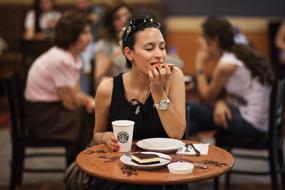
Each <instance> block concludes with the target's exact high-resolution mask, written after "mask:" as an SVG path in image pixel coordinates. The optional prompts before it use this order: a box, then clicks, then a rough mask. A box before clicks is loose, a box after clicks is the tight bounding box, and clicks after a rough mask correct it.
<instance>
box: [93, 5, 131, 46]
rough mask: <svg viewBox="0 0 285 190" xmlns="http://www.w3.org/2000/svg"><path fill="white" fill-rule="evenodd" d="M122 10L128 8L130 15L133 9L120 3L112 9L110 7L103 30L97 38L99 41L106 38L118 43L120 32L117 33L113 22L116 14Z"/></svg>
mask: <svg viewBox="0 0 285 190" xmlns="http://www.w3.org/2000/svg"><path fill="white" fill-rule="evenodd" d="M121 8H127V9H128V10H129V12H130V13H131V12H132V9H131V7H129V6H128V5H127V4H126V3H123V2H118V3H116V4H114V5H113V6H112V7H109V8H108V9H107V12H106V16H105V18H104V24H103V28H102V30H101V31H100V33H99V35H98V37H97V38H98V39H101V38H104V39H106V40H109V41H111V42H118V31H116V29H115V27H114V24H113V21H114V19H115V14H116V12H117V11H118V10H119V9H121Z"/></svg>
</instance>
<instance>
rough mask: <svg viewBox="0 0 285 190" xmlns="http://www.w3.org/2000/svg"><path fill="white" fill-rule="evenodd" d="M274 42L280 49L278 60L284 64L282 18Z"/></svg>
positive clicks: (284, 44)
mask: <svg viewBox="0 0 285 190" xmlns="http://www.w3.org/2000/svg"><path fill="white" fill-rule="evenodd" d="M275 44H276V47H277V48H278V49H279V50H280V53H279V61H280V63H282V64H285V20H283V22H282V23H281V24H280V26H279V28H278V31H277V34H276V39H275Z"/></svg>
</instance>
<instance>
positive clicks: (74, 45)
mask: <svg viewBox="0 0 285 190" xmlns="http://www.w3.org/2000/svg"><path fill="white" fill-rule="evenodd" d="M90 26H91V21H90V20H89V18H88V16H87V15H85V14H83V13H81V12H76V11H68V12H66V13H64V14H63V16H62V17H61V19H60V20H59V21H58V23H57V25H56V28H55V35H54V46H53V47H52V48H50V49H49V50H48V51H47V52H45V53H44V54H42V55H41V56H40V57H39V58H37V59H36V60H35V62H34V63H33V64H32V66H31V68H30V70H29V72H28V77H27V85H26V90H25V99H26V100H27V117H26V118H27V127H29V129H30V130H31V134H32V135H33V136H34V137H35V138H39V139H57V140H66V141H70V142H71V143H74V144H75V145H77V147H79V148H85V146H86V145H87V144H88V143H89V142H90V140H91V135H90V133H92V132H91V131H92V129H93V126H92V123H90V124H89V125H88V123H87V122H90V121H88V120H87V119H88V117H86V114H84V113H86V112H84V108H85V109H86V110H87V111H89V112H93V110H94V105H95V100H94V98H93V97H91V96H88V95H85V94H84V93H82V92H81V91H80V87H79V74H80V69H81V65H82V63H81V60H80V58H79V55H80V53H81V52H82V51H83V50H84V48H85V47H86V46H87V45H88V44H89V43H90V42H91V41H92V34H91V28H90ZM83 119H84V120H83ZM86 121H87V122H86Z"/></svg>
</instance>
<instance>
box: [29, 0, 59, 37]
mask: <svg viewBox="0 0 285 190" xmlns="http://www.w3.org/2000/svg"><path fill="white" fill-rule="evenodd" d="M54 4H55V2H54V0H35V1H34V4H33V8H32V9H31V10H29V11H28V13H27V14H26V18H25V35H24V36H25V38H27V39H30V38H33V37H34V36H35V35H36V34H37V35H38V36H40V37H42V38H44V37H47V36H49V35H51V33H52V31H53V29H54V27H55V25H56V22H57V21H58V19H59V18H60V12H58V11H56V10H55V8H54Z"/></svg>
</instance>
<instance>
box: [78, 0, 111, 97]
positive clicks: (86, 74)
mask: <svg viewBox="0 0 285 190" xmlns="http://www.w3.org/2000/svg"><path fill="white" fill-rule="evenodd" d="M75 8H76V9H77V10H79V11H82V12H84V13H86V14H88V15H89V18H90V20H91V21H92V25H91V31H92V35H93V39H96V38H97V35H98V32H99V31H100V30H101V29H102V27H103V23H104V18H105V12H106V10H105V7H104V6H103V5H99V4H96V5H94V4H93V3H92V2H91V0H75ZM95 47H96V42H95V41H93V42H92V43H90V44H89V45H88V46H87V47H86V48H85V50H84V51H83V52H82V53H81V55H80V57H81V59H82V62H83V66H82V70H81V75H80V86H81V89H82V90H83V91H84V92H86V93H89V94H93V92H94V91H95V90H94V88H95V87H94V84H93V81H91V80H93V73H92V67H93V65H92V64H93V63H92V62H93V61H94V57H95V51H96V50H95Z"/></svg>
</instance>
